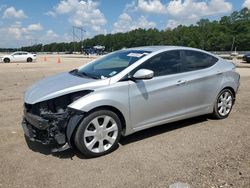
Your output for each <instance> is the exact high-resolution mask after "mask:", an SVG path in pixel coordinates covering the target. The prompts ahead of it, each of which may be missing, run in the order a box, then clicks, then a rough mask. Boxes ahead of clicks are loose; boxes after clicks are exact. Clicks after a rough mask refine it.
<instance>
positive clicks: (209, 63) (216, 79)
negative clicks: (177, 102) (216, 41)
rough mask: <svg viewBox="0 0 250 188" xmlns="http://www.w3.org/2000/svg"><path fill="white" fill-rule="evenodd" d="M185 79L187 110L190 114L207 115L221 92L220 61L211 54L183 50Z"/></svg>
mask: <svg viewBox="0 0 250 188" xmlns="http://www.w3.org/2000/svg"><path fill="white" fill-rule="evenodd" d="M182 61H183V72H184V74H183V77H182V79H183V80H184V81H185V85H186V88H188V89H186V90H185V93H184V95H185V96H188V97H186V108H187V111H188V112H189V113H200V114H203V113H206V112H207V110H209V107H211V105H213V102H214V99H215V98H216V96H217V94H218V92H219V89H220V87H219V85H220V84H219V83H220V82H221V81H222V74H221V73H220V72H219V71H218V67H217V66H216V62H217V61H218V59H217V58H216V57H214V56H211V55H209V54H206V53H203V52H200V51H195V50H183V51H182Z"/></svg>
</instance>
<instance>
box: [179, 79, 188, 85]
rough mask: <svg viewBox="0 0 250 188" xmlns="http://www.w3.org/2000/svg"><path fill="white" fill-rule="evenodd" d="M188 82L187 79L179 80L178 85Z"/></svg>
mask: <svg viewBox="0 0 250 188" xmlns="http://www.w3.org/2000/svg"><path fill="white" fill-rule="evenodd" d="M185 83H186V80H178V81H177V85H183V84H185Z"/></svg>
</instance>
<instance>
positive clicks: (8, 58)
mask: <svg viewBox="0 0 250 188" xmlns="http://www.w3.org/2000/svg"><path fill="white" fill-rule="evenodd" d="M1 60H2V62H4V63H10V62H19V61H26V62H32V61H34V60H36V54H31V53H29V52H21V51H20V52H14V53H12V54H10V55H5V56H3V57H2V58H1Z"/></svg>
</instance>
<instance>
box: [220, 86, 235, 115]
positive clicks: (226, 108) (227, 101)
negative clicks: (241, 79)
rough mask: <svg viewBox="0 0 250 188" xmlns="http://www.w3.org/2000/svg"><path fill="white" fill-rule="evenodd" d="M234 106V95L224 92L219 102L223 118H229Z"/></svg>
mask: <svg viewBox="0 0 250 188" xmlns="http://www.w3.org/2000/svg"><path fill="white" fill-rule="evenodd" d="M232 106H233V96H232V94H231V93H230V92H228V91H225V92H222V93H221V95H220V96H219V98H218V102H217V107H218V113H219V114H220V115H221V116H223V117H224V116H227V115H228V114H229V113H230V111H231V109H232Z"/></svg>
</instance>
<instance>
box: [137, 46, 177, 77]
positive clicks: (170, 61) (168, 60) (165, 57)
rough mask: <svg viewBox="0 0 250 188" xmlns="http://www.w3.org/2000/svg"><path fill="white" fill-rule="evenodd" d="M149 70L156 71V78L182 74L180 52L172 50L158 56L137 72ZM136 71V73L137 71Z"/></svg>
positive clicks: (140, 67) (141, 66)
mask: <svg viewBox="0 0 250 188" xmlns="http://www.w3.org/2000/svg"><path fill="white" fill-rule="evenodd" d="M139 69H149V70H152V71H154V76H165V75H170V74H176V73H180V71H181V55H180V51H179V50H172V51H167V52H163V53H161V54H158V55H156V56H154V57H152V58H151V59H149V60H148V61H146V62H145V63H143V64H142V65H140V66H139V67H138V68H137V69H136V70H139ZM136 70H135V71H136Z"/></svg>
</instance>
